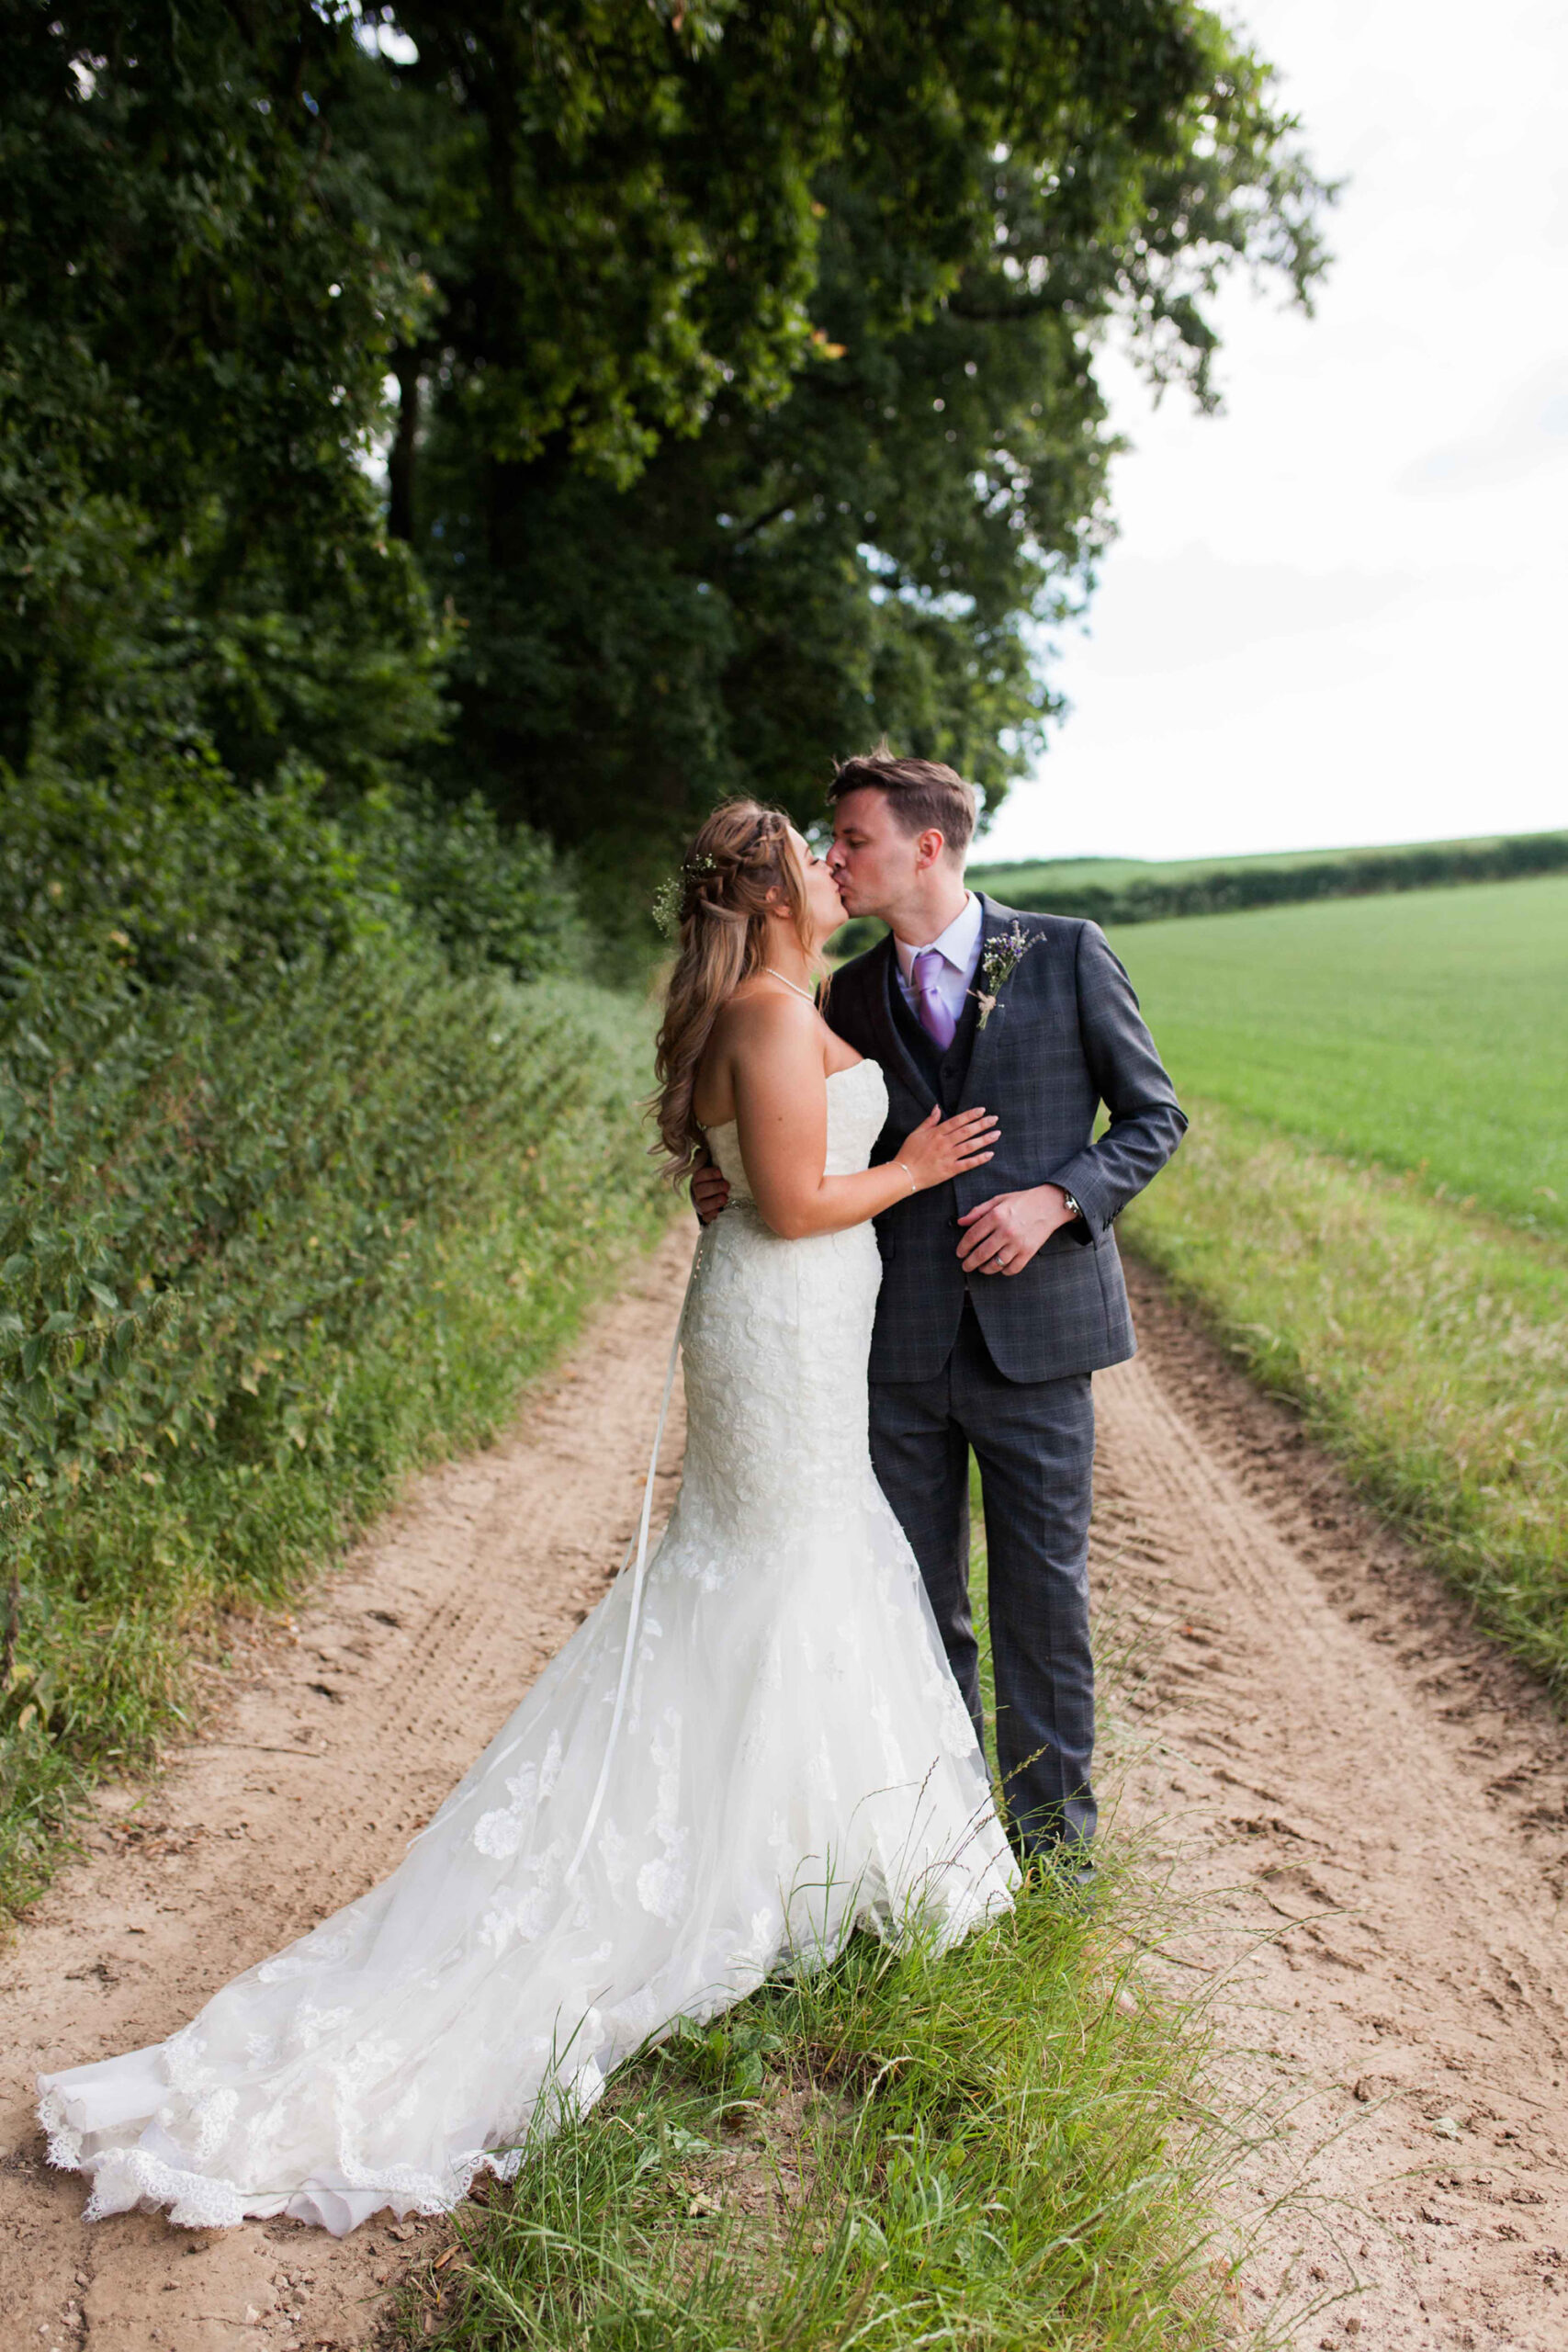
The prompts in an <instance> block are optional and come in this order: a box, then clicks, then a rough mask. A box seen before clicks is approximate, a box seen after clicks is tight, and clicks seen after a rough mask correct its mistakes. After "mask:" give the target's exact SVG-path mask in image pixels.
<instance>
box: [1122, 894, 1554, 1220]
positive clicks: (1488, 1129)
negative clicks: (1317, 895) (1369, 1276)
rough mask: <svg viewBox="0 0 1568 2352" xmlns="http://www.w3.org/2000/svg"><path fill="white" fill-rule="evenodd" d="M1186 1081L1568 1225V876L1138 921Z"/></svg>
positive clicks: (1140, 969) (1501, 1210)
mask: <svg viewBox="0 0 1568 2352" xmlns="http://www.w3.org/2000/svg"><path fill="white" fill-rule="evenodd" d="M1121 948H1122V953H1123V955H1124V956H1125V958H1126V960H1127V961H1128V963H1129V965H1130V967H1131V969H1132V972H1133V978H1134V985H1135V986H1136V988H1137V989H1138V993H1139V995H1140V997H1141V998H1142V1000H1143V1002H1144V1007H1145V1012H1147V1013H1148V1016H1149V1019H1150V1022H1151V1023H1152V1025H1153V1027H1154V1031H1155V1034H1156V1037H1157V1038H1158V1040H1159V1043H1160V1047H1161V1050H1162V1051H1163V1053H1164V1055H1165V1057H1166V1060H1167V1062H1168V1065H1169V1067H1170V1069H1171V1071H1172V1074H1173V1075H1174V1077H1175V1079H1176V1081H1177V1085H1178V1088H1179V1090H1181V1091H1183V1092H1184V1093H1186V1092H1190V1093H1192V1094H1194V1095H1197V1096H1200V1097H1201V1098H1202V1099H1203V1100H1204V1101H1206V1102H1210V1103H1224V1105H1225V1106H1226V1107H1227V1108H1228V1109H1230V1110H1233V1111H1240V1112H1244V1113H1247V1114H1249V1115H1251V1116H1253V1117H1257V1118H1262V1119H1266V1120H1268V1121H1269V1122H1270V1123H1271V1124H1273V1125H1276V1126H1278V1127H1280V1128H1282V1129H1283V1130H1284V1131H1285V1132H1286V1133H1288V1134H1291V1135H1294V1136H1301V1137H1302V1138H1303V1140H1306V1141H1309V1142H1311V1143H1314V1144H1317V1145H1321V1146H1324V1147H1325V1148H1328V1149H1330V1150H1333V1151H1337V1152H1343V1153H1345V1154H1347V1155H1348V1156H1349V1157H1350V1158H1352V1159H1370V1160H1374V1161H1378V1162H1381V1163H1382V1165H1383V1166H1384V1167H1387V1168H1392V1169H1397V1170H1416V1171H1420V1172H1421V1173H1422V1174H1423V1175H1424V1177H1425V1179H1426V1180H1427V1182H1429V1183H1430V1185H1431V1186H1432V1188H1433V1189H1434V1190H1438V1189H1440V1190H1441V1192H1442V1193H1445V1194H1447V1195H1450V1196H1454V1197H1457V1198H1460V1199H1461V1200H1463V1199H1473V1200H1474V1201H1475V1202H1476V1203H1477V1204H1480V1205H1481V1206H1483V1207H1485V1208H1488V1209H1492V1210H1494V1211H1495V1212H1496V1213H1497V1214H1498V1215H1499V1216H1506V1217H1507V1218H1509V1219H1510V1220H1512V1221H1515V1222H1517V1223H1519V1224H1522V1225H1526V1226H1529V1227H1536V1228H1538V1229H1540V1230H1541V1231H1551V1232H1557V1233H1568V876H1558V875H1549V876H1541V877H1540V878H1539V879H1535V880H1530V881H1521V882H1498V883H1491V884H1479V885H1476V886H1474V887H1472V888H1458V889H1445V890H1419V891H1410V892H1403V893H1399V894H1397V895H1390V896H1388V897H1386V898H1378V899H1336V900H1332V901H1330V902H1328V903H1326V904H1319V905H1315V906H1306V907H1278V908H1274V907H1271V908H1267V909H1260V910H1256V911H1249V912H1247V913H1245V914H1235V915H1212V916H1202V917H1199V918H1197V919H1195V920H1192V921H1189V922H1162V923H1145V924H1140V925H1139V926H1138V928H1137V929H1136V931H1134V932H1131V933H1129V934H1128V936H1127V937H1126V938H1125V939H1124V940H1122V943H1121Z"/></svg>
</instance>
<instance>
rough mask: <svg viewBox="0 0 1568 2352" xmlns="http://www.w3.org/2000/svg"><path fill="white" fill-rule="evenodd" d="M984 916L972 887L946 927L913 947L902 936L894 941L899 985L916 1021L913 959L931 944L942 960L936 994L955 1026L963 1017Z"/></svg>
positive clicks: (982, 908) (976, 964)
mask: <svg viewBox="0 0 1568 2352" xmlns="http://www.w3.org/2000/svg"><path fill="white" fill-rule="evenodd" d="M985 918H986V910H985V909H984V907H982V905H981V904H980V901H979V899H977V898H976V895H975V893H974V891H973V890H971V891H969V892H968V893H967V894H966V895H965V898H964V905H963V907H962V909H961V910H960V911H959V912H958V913H957V914H955V915H954V916H953V921H952V922H950V923H949V924H948V926H947V929H946V930H945V931H942V932H939V933H937V935H936V937H935V938H934V939H927V940H923V941H920V942H919V943H918V944H915V945H914V946H910V945H909V944H908V943H907V942H906V941H904V940H902V939H895V940H894V942H893V948H894V953H895V954H896V955H897V958H898V986H899V988H900V989H902V990H903V994H904V1001H905V1003H906V1004H907V1005H908V1008H909V1010H910V1012H912V1013H913V1014H914V1016H915V1018H916V1020H917V1021H918V1020H919V1017H920V1008H919V997H918V995H917V993H916V989H915V978H914V972H915V958H916V956H923V955H924V954H925V952H926V949H927V948H928V947H934V948H935V949H936V950H937V952H938V954H939V955H940V956H942V959H943V960H942V966H941V968H940V969H939V971H938V972H937V975H936V983H935V985H936V990H937V994H938V995H939V996H940V997H941V999H942V1002H943V1004H945V1005H946V1007H947V1009H948V1011H949V1012H951V1013H952V1015H953V1025H954V1027H956V1026H957V1024H958V1023H959V1022H960V1021H961V1020H962V1019H963V1017H964V998H965V997H966V996H967V995H968V993H969V990H970V989H971V987H972V986H973V984H974V979H975V973H976V968H977V967H978V965H979V961H980V934H981V933H982V931H983V930H984V929H985Z"/></svg>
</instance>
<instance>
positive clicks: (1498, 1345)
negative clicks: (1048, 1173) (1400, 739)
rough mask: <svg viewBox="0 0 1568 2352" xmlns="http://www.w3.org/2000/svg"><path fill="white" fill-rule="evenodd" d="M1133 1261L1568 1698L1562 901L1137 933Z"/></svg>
mask: <svg viewBox="0 0 1568 2352" xmlns="http://www.w3.org/2000/svg"><path fill="white" fill-rule="evenodd" d="M1118 944H1119V945H1120V947H1121V949H1122V953H1123V954H1124V955H1125V956H1126V957H1127V959H1128V961H1129V964H1130V966H1131V968H1132V972H1133V978H1134V983H1135V985H1136V986H1137V988H1138V990H1139V993H1140V995H1141V997H1142V999H1143V1002H1144V1006H1145V1011H1146V1012H1147V1013H1148V1016H1149V1019H1150V1023H1151V1024H1152V1026H1153V1028H1154V1031H1155V1034H1156V1037H1157V1039H1158V1041H1159V1044H1160V1046H1161V1049H1162V1051H1163V1052H1164V1054H1165V1056H1166V1058H1167V1060H1168V1063H1169V1065H1170V1068H1171V1070H1172V1073H1173V1075H1174V1077H1175V1079H1176V1081H1177V1086H1178V1088H1179V1091H1180V1094H1181V1097H1182V1100H1183V1102H1184V1103H1185V1104H1186V1106H1187V1109H1188V1111H1189V1112H1190V1114H1191V1118H1192V1126H1191V1130H1190V1134H1189V1135H1188V1136H1187V1139H1186V1141H1185V1142H1184V1143H1183V1145H1182V1148H1181V1149H1180V1151H1179V1153H1178V1154H1177V1157H1176V1159H1175V1160H1174V1161H1173V1162H1172V1164H1171V1166H1170V1168H1169V1169H1168V1170H1167V1171H1166V1172H1165V1174H1164V1175H1163V1176H1162V1177H1161V1178H1160V1180H1159V1181H1158V1182H1157V1183H1156V1184H1154V1185H1152V1186H1151V1187H1150V1189H1149V1190H1148V1192H1147V1193H1145V1194H1144V1195H1143V1196H1142V1197H1141V1198H1140V1199H1139V1200H1138V1201H1137V1202H1135V1203H1134V1205H1133V1207H1132V1208H1131V1209H1130V1210H1129V1212H1128V1214H1127V1216H1126V1218H1125V1220H1124V1230H1125V1234H1126V1238H1128V1240H1129V1241H1130V1242H1131V1243H1132V1245H1133V1246H1134V1249H1136V1250H1140V1251H1141V1252H1142V1253H1143V1254H1144V1255H1145V1256H1146V1257H1148V1258H1149V1259H1150V1260H1152V1261H1153V1262H1155V1263H1156V1265H1158V1266H1159V1267H1160V1268H1161V1269H1162V1271H1163V1272H1166V1273H1167V1274H1168V1276H1169V1277H1170V1278H1171V1279H1172V1281H1173V1282H1174V1283H1175V1284H1176V1286H1177V1288H1178V1289H1179V1291H1180V1292H1181V1293H1182V1294H1183V1295H1185V1296H1186V1297H1187V1298H1188V1299H1189V1300H1190V1302H1191V1303H1192V1304H1194V1305H1195V1306H1198V1307H1199V1308H1200V1309H1201V1312H1202V1313H1203V1314H1204V1316H1205V1317H1207V1318H1208V1320H1209V1321H1210V1322H1211V1323H1212V1324H1213V1326H1214V1328H1215V1329H1217V1330H1218V1331H1219V1332H1220V1334H1221V1336H1222V1337H1223V1338H1224V1340H1225V1341H1226V1343H1227V1344H1228V1345H1229V1346H1230V1347H1231V1349H1232V1350H1233V1351H1235V1353H1236V1354H1238V1355H1239V1356H1241V1357H1242V1358H1243V1359H1244V1360H1245V1361H1246V1362H1247V1363H1248V1364H1249V1365H1250V1367H1251V1368H1252V1370H1253V1371H1254V1372H1255V1373H1256V1374H1257V1375H1258V1377H1259V1378H1260V1379H1261V1380H1263V1381H1264V1382H1265V1383H1266V1384H1268V1385H1270V1386H1272V1387H1275V1388H1277V1389H1279V1390H1280V1391H1282V1392H1283V1393H1285V1394H1287V1395H1289V1396H1291V1397H1293V1398H1294V1399H1295V1400H1296V1401H1297V1402H1298V1403H1299V1404H1300V1405H1301V1406H1302V1407H1303V1408H1304V1410H1305V1412H1306V1415H1307V1418H1308V1419H1309V1422H1310V1423H1311V1425H1312V1426H1313V1428H1314V1430H1315V1431H1316V1433H1317V1434H1318V1435H1319V1436H1320V1437H1322V1438H1323V1439H1324V1440H1325V1442H1327V1443H1328V1444H1329V1445H1330V1446H1331V1447H1333V1448H1334V1450H1335V1451H1336V1452H1337V1453H1339V1455H1340V1456H1341V1458H1342V1459H1343V1460H1344V1461H1345V1463H1346V1464H1347V1466H1348V1468H1349V1470H1350V1472H1351V1474H1352V1476H1354V1477H1355V1478H1356V1479H1357V1480H1358V1481H1359V1484H1360V1485H1361V1486H1362V1487H1363V1488H1364V1489H1365V1491H1366V1492H1367V1493H1368V1494H1370V1495H1371V1497H1372V1498H1374V1499H1375V1500H1376V1501H1377V1502H1378V1503H1379V1504H1380V1505H1382V1508H1383V1509H1384V1510H1387V1511H1388V1512H1389V1513H1390V1514H1391V1515H1392V1516H1393V1518H1394V1519H1395V1520H1396V1521H1398V1522H1399V1523H1400V1524H1401V1525H1402V1526H1404V1528H1405V1529H1406V1530H1407V1531H1408V1532H1409V1533H1410V1534H1411V1535H1412V1536H1413V1537H1414V1539H1415V1540H1416V1542H1417V1543H1418V1544H1419V1545H1420V1546H1421V1547H1422V1549H1423V1550H1424V1551H1425V1553H1426V1554H1427V1557H1429V1558H1430V1559H1432V1560H1433V1561H1434V1563H1435V1564H1437V1565H1438V1566H1440V1567H1442V1568H1443V1569H1444V1570H1445V1571H1446V1572H1447V1573H1448V1574H1449V1575H1450V1577H1452V1578H1453V1580H1454V1581H1455V1582H1456V1583H1457V1584H1459V1585H1460V1586H1461V1589H1463V1590H1464V1591H1466V1592H1467V1593H1468V1594H1469V1595H1470V1596H1471V1598H1472V1600H1473V1601H1474V1602H1475V1604H1476V1607H1477V1609H1478V1611H1479V1613H1480V1614H1481V1616H1482V1618H1483V1621H1484V1622H1485V1623H1487V1624H1488V1625H1489V1626H1490V1627H1491V1628H1492V1629H1493V1631H1494V1632H1495V1633H1496V1634H1499V1635H1500V1636H1501V1637H1502V1638H1503V1639H1504V1640H1506V1642H1507V1643H1508V1644H1509V1645H1510V1646H1511V1647H1513V1648H1514V1649H1516V1650H1517V1652H1518V1653H1519V1654H1520V1655H1521V1656H1522V1657H1525V1658H1527V1659H1528V1660H1529V1663H1530V1664H1531V1665H1532V1666H1534V1667H1535V1668H1537V1669H1538V1670H1539V1671H1540V1672H1541V1673H1542V1674H1543V1675H1545V1676H1546V1677H1547V1678H1548V1679H1549V1680H1550V1681H1551V1683H1552V1684H1553V1685H1554V1686H1555V1687H1556V1688H1557V1689H1558V1690H1559V1691H1562V1692H1564V1693H1568V1248H1565V1247H1564V1235H1565V1232H1568V1040H1565V1035H1564V1030H1565V1023H1564V1020H1563V1012H1564V1007H1565V1004H1568V881H1564V880H1562V879H1559V878H1542V879H1540V880H1533V881H1523V882H1514V883H1503V884H1497V885H1483V886H1477V887H1475V888H1454V889H1444V890H1434V891H1427V892H1419V893H1411V894H1409V895H1402V896H1398V897H1388V898H1382V899H1352V900H1339V901H1337V902H1335V903H1331V904H1325V905H1317V906H1311V907H1293V908H1289V909H1273V910H1268V911H1265V912H1256V913H1247V914H1237V915H1220V916H1212V917H1206V918H1203V919H1201V920H1195V921H1190V922H1169V923H1156V924H1148V925H1145V926H1140V927H1139V928H1138V929H1137V930H1136V931H1133V932H1129V933H1127V935H1126V936H1125V937H1124V938H1122V939H1121V940H1120V941H1119V942H1118Z"/></svg>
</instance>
